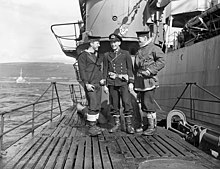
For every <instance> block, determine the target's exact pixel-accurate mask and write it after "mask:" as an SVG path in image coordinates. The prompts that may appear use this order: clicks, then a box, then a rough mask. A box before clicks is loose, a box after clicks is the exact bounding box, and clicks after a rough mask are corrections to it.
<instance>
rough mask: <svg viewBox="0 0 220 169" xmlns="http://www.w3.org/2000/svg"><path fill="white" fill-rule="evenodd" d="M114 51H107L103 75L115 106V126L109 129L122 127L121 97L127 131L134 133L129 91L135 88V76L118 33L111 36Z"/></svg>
mask: <svg viewBox="0 0 220 169" xmlns="http://www.w3.org/2000/svg"><path fill="white" fill-rule="evenodd" d="M109 40H110V45H111V48H112V51H110V52H107V53H105V56H104V60H103V76H104V79H105V80H106V85H107V87H106V86H105V87H104V91H105V92H106V93H108V92H109V94H110V103H111V104H112V106H113V112H112V114H113V117H114V120H115V126H114V127H113V128H111V129H110V130H109V132H111V133H113V132H116V131H118V130H120V128H121V123H120V98H121V101H122V106H123V107H124V117H125V123H126V131H127V133H130V134H133V133H134V128H133V127H132V125H131V117H132V111H133V110H132V105H131V98H130V93H129V91H131V90H133V87H134V85H133V83H134V76H133V67H132V60H131V56H130V54H129V52H128V51H125V50H122V49H120V45H121V42H122V38H121V37H120V36H119V35H117V34H111V35H110V36H109ZM107 90H109V91H107Z"/></svg>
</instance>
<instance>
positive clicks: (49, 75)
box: [0, 63, 75, 146]
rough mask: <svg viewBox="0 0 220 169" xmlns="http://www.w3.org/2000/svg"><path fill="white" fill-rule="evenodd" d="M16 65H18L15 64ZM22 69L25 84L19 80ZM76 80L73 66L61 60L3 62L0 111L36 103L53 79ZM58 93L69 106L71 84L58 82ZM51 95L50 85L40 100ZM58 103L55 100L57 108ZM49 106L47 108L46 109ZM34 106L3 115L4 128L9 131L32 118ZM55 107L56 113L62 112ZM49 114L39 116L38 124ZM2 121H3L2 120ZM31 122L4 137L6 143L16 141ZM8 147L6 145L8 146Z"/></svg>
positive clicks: (0, 81) (40, 109) (43, 106)
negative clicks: (52, 61) (56, 61)
mask: <svg viewBox="0 0 220 169" xmlns="http://www.w3.org/2000/svg"><path fill="white" fill-rule="evenodd" d="M15 65H16V66H15ZM21 69H22V71H23V78H25V80H26V83H16V79H17V78H18V77H19V72H20V70H21ZM74 79H75V72H74V70H73V67H72V65H66V64H60V63H52V64H51V63H22V64H20V63H19V64H0V112H5V111H10V110H13V109H16V108H18V107H21V106H24V105H27V104H30V103H33V102H35V101H36V100H37V99H38V98H39V97H40V96H41V95H42V94H43V93H44V92H45V90H46V89H47V88H48V87H49V86H50V84H51V81H56V82H58V83H63V82H65V83H66V82H71V81H74ZM57 89H58V94H59V97H60V102H61V105H62V109H63V110H64V109H66V108H68V107H70V106H71V105H72V102H71V99H70V95H69V87H68V85H61V84H57ZM51 96H52V89H51V88H50V89H49V90H48V92H46V93H45V96H44V97H43V98H42V99H41V100H45V99H50V98H51ZM50 103H51V102H49V104H48V103H47V104H41V105H39V106H36V107H35V109H36V113H38V112H40V111H42V110H44V109H45V108H46V109H49V108H50V107H51V106H50ZM57 105H58V103H57V101H54V107H56V106H57ZM47 107H48V108H47ZM32 110H33V106H32V107H31V106H30V107H28V108H24V109H21V110H18V111H13V113H10V114H7V115H5V116H4V118H5V124H4V131H7V130H9V129H11V128H13V127H15V126H16V125H19V124H21V123H23V122H24V121H26V120H28V119H30V118H31V113H32ZM58 110H59V109H57V110H54V112H55V113H57V114H58V113H59V111H58ZM49 117H50V112H49V111H48V113H46V114H45V115H43V116H42V115H41V116H39V118H38V119H36V120H38V121H36V123H35V125H37V124H38V123H40V122H42V121H43V120H45V119H48V118H49ZM0 123H1V122H0ZM30 126H31V122H29V123H28V124H27V125H26V126H23V127H20V128H19V129H18V130H16V131H15V132H12V133H11V134H7V135H6V136H5V137H4V143H6V144H9V143H10V142H13V141H14V140H15V139H16V138H17V136H21V135H22V134H24V133H25V132H27V131H28V130H29V127H30ZM6 146H7V145H6Z"/></svg>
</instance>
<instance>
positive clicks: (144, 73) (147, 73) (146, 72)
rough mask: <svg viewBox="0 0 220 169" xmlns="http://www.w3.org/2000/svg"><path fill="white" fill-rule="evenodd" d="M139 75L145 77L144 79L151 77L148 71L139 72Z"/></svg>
mask: <svg viewBox="0 0 220 169" xmlns="http://www.w3.org/2000/svg"><path fill="white" fill-rule="evenodd" d="M141 74H142V75H143V76H146V77H150V75H151V73H150V71H149V70H146V71H141Z"/></svg>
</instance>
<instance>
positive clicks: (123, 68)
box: [103, 49, 134, 86]
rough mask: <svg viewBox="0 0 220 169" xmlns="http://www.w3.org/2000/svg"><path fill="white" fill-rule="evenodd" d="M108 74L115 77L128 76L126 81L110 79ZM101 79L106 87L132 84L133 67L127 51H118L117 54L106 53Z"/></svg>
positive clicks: (117, 78)
mask: <svg viewBox="0 0 220 169" xmlns="http://www.w3.org/2000/svg"><path fill="white" fill-rule="evenodd" d="M109 72H113V73H116V74H117V75H121V74H123V75H128V81H126V80H122V79H120V78H119V77H116V78H115V79H111V78H110V77H109ZM103 77H104V79H106V82H107V85H114V86H122V85H126V84H128V83H134V74H133V65H132V60H131V56H130V54H129V52H128V51H125V50H122V49H120V50H119V51H118V52H117V53H114V52H107V53H105V56H104V59H103Z"/></svg>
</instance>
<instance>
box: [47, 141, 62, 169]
mask: <svg viewBox="0 0 220 169" xmlns="http://www.w3.org/2000/svg"><path fill="white" fill-rule="evenodd" d="M64 143H65V138H60V139H59V141H58V143H57V144H56V145H55V147H54V150H53V152H52V153H51V154H50V157H49V159H48V161H47V164H46V166H45V168H54V166H55V164H56V160H57V158H58V156H59V154H60V152H61V150H62V147H63V145H64Z"/></svg>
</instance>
